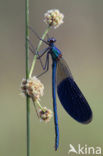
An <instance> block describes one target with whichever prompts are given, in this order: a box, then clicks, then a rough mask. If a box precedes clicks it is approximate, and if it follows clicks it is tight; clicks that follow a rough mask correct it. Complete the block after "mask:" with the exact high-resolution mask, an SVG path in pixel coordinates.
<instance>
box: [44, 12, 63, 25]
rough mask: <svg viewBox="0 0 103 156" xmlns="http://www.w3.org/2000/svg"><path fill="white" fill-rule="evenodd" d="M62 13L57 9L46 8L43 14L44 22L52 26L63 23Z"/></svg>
mask: <svg viewBox="0 0 103 156" xmlns="http://www.w3.org/2000/svg"><path fill="white" fill-rule="evenodd" d="M63 18H64V15H63V14H62V13H60V11H59V10H58V9H53V10H48V11H47V12H46V13H45V14H44V22H45V23H46V24H48V25H49V26H52V27H54V28H57V27H59V26H60V25H61V24H62V23H63Z"/></svg>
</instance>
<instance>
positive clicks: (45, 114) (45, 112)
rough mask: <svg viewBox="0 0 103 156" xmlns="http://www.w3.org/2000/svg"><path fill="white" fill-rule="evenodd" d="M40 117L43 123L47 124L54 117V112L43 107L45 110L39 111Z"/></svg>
mask: <svg viewBox="0 0 103 156" xmlns="http://www.w3.org/2000/svg"><path fill="white" fill-rule="evenodd" d="M39 116H40V118H41V119H42V120H43V121H45V122H46V123H47V122H49V121H50V119H51V117H52V111H51V110H50V109H47V108H46V107H43V110H41V109H40V110H39Z"/></svg>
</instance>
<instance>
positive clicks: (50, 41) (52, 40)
mask: <svg viewBox="0 0 103 156" xmlns="http://www.w3.org/2000/svg"><path fill="white" fill-rule="evenodd" d="M47 42H49V43H53V42H56V39H55V38H53V37H52V38H49V39H48V40H47Z"/></svg>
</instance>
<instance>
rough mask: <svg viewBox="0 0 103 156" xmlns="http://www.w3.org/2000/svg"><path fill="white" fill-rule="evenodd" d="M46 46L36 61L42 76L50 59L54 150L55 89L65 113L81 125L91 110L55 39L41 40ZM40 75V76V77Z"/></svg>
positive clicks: (57, 128) (56, 133) (57, 133)
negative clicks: (38, 62)
mask: <svg viewBox="0 0 103 156" xmlns="http://www.w3.org/2000/svg"><path fill="white" fill-rule="evenodd" d="M30 30H32V32H34V33H35V35H36V36H37V37H38V38H39V39H40V40H42V39H41V38H40V37H39V36H38V34H37V33H36V32H35V31H34V30H33V29H32V28H31V27H30ZM42 41H43V42H44V43H45V44H47V45H48V47H47V48H45V49H43V50H42V51H40V52H37V55H38V57H37V59H39V60H40V62H41V65H42V67H43V70H44V72H43V73H42V74H44V73H45V72H47V71H48V69H49V55H51V57H52V62H53V63H52V96H53V110H54V124H55V150H57V148H58V146H59V127H58V116H57V104H56V89H57V93H58V97H59V100H60V102H61V104H62V106H63V108H64V109H65V110H66V112H67V113H68V114H69V115H70V116H71V117H72V118H74V119H75V120H76V121H78V122H80V123H82V124H88V123H90V122H91V120H92V110H91V108H90V106H89V104H88V102H87V100H86V99H85V97H84V95H83V94H82V92H81V91H80V89H79V88H78V86H77V84H76V83H75V81H74V78H73V76H72V74H71V71H70V69H69V67H68V65H67V63H66V62H65V60H64V59H63V56H62V53H61V51H60V50H59V49H58V48H57V47H56V46H55V44H54V43H55V42H56V39H55V38H48V40H47V41H45V40H42ZM30 50H31V51H32V52H33V53H34V54H35V50H33V48H32V47H31V48H30ZM45 53H46V62H45V65H44V66H43V64H42V61H41V57H42V56H43V55H44V54H45ZM42 74H40V75H42Z"/></svg>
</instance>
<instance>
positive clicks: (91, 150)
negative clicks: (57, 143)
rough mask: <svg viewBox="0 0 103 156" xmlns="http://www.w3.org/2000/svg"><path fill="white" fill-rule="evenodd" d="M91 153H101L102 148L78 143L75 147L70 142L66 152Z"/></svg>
mask: <svg viewBox="0 0 103 156" xmlns="http://www.w3.org/2000/svg"><path fill="white" fill-rule="evenodd" d="M71 153H74V154H80V155H81V154H91V155H100V154H102V149H101V147H99V146H97V147H93V146H91V147H89V146H87V145H86V144H85V145H84V146H81V145H80V144H78V146H77V147H76V148H75V147H74V146H73V145H72V144H70V145H69V151H68V154H71Z"/></svg>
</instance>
